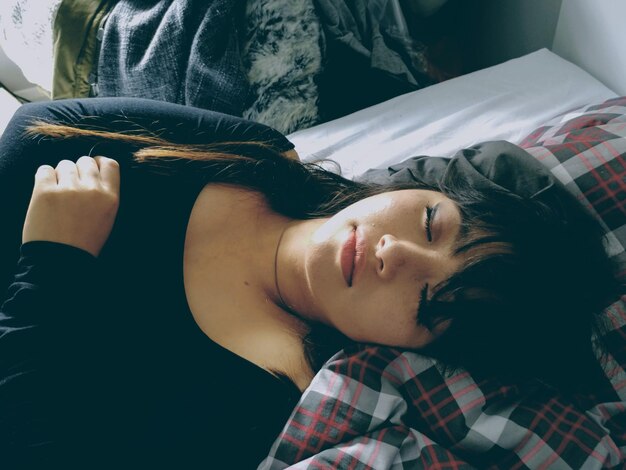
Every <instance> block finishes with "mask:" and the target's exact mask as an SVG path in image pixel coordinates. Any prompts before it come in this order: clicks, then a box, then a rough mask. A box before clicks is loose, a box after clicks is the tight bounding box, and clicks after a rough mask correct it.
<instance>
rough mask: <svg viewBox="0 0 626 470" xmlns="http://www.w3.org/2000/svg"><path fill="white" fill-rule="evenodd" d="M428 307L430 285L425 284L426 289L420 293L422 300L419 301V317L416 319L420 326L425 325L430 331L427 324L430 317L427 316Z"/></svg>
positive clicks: (423, 288)
mask: <svg viewBox="0 0 626 470" xmlns="http://www.w3.org/2000/svg"><path fill="white" fill-rule="evenodd" d="M427 306H428V284H424V287H422V290H421V291H420V300H419V305H418V306H417V317H416V321H417V324H418V325H420V324H421V325H423V326H425V327H426V328H428V329H430V327H429V325H427V324H426V323H428V322H429V321H428V319H427V317H428V315H427V313H426V312H427V310H426V307H427Z"/></svg>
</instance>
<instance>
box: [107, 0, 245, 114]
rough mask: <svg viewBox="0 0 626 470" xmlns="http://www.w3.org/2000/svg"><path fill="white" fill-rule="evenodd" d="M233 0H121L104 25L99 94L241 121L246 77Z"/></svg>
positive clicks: (239, 11) (236, 6)
mask: <svg viewBox="0 0 626 470" xmlns="http://www.w3.org/2000/svg"><path fill="white" fill-rule="evenodd" d="M243 6H244V4H243V3H242V2H238V1H236V0H211V1H206V0H166V1H160V2H133V1H131V0H122V1H120V2H118V3H117V5H116V6H115V7H114V8H113V10H112V11H111V13H110V15H109V17H108V19H107V21H106V25H105V26H104V31H103V36H102V44H101V53H100V56H99V59H98V82H97V83H98V96H128V97H135V98H149V99H155V100H160V101H167V102H170V103H178V104H184V105H189V106H194V107H197V108H203V109H209V110H213V111H219V112H223V113H227V114H231V115H236V116H241V114H242V112H243V109H244V105H245V102H246V98H247V96H248V88H249V85H248V79H247V77H246V73H245V71H244V69H243V65H242V63H241V55H240V47H239V31H240V29H241V27H242V23H243V14H244V11H243V9H242V7H243Z"/></svg>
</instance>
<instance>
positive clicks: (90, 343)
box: [0, 99, 299, 469]
mask: <svg viewBox="0 0 626 470" xmlns="http://www.w3.org/2000/svg"><path fill="white" fill-rule="evenodd" d="M84 115H89V116H97V117H98V119H100V121H99V122H101V123H105V124H106V125H107V126H109V127H114V130H118V129H117V128H115V126H126V125H127V123H128V122H133V123H135V124H136V123H137V122H139V121H141V122H142V123H144V124H145V123H150V122H152V123H153V124H152V125H156V126H157V127H158V128H159V129H164V128H165V129H174V130H173V131H171V132H172V135H166V136H165V137H169V138H172V139H174V140H175V139H176V138H177V137H178V138H185V139H193V138H197V137H193V136H196V134H201V135H202V136H203V137H202V139H204V140H207V139H209V140H220V139H221V140H236V139H240V140H243V139H244V138H259V135H262V136H263V137H264V140H268V139H269V138H271V139H275V142H276V143H277V144H278V145H280V146H282V147H283V148H284V150H288V149H290V148H292V147H293V146H292V145H291V144H290V143H289V142H288V141H287V140H286V139H284V137H282V136H281V135H280V134H278V133H276V132H275V131H272V130H268V129H267V128H265V127H264V126H259V125H257V124H253V123H248V122H246V121H243V120H239V119H236V118H231V117H227V116H223V115H219V114H216V113H208V112H206V111H201V110H196V109H193V108H184V107H182V106H175V105H168V104H165V103H157V102H149V101H146V100H129V99H92V100H68V101H61V102H54V103H49V104H45V105H28V106H25V107H23V108H22V109H21V110H20V111H19V112H18V114H17V115H16V117H15V118H14V119H13V121H12V123H11V124H10V126H9V127H8V128H7V132H6V133H5V135H4V136H3V138H2V140H0V187H1V189H0V191H1V192H0V195H1V196H2V197H3V198H4V199H2V200H3V208H2V209H1V211H2V212H0V220H3V221H4V222H5V224H4V226H3V229H2V230H3V234H2V239H1V240H0V242H1V243H0V245H1V248H0V251H1V259H2V261H3V265H2V269H3V271H2V274H3V275H5V276H6V279H8V283H7V285H8V287H7V290H6V292H7V294H6V296H5V300H4V303H3V304H2V307H1V310H0V448H1V449H2V450H1V451H0V465H1V466H2V467H3V468H85V469H87V468H105V467H106V468H255V467H256V465H257V464H258V463H259V462H260V460H262V458H263V457H264V456H265V455H266V453H267V452H268V450H269V446H270V445H271V443H272V441H273V439H274V438H275V437H276V435H277V434H278V432H279V431H280V429H281V427H282V425H283V423H284V422H285V421H286V419H287V417H288V416H289V413H290V412H291V409H292V408H293V406H294V405H295V403H296V401H297V399H298V397H299V391H298V390H297V388H296V387H295V386H294V385H293V384H291V383H288V382H285V381H282V380H280V379H278V378H276V377H275V376H273V375H271V374H269V373H268V372H266V371H265V370H263V369H261V368H259V367H258V366H256V365H254V364H253V363H251V362H248V361H247V360H245V359H243V358H241V357H239V356H237V355H235V354H233V353H232V352H230V351H228V350H226V349H224V348H222V347H221V346H219V345H218V344H216V343H214V342H213V341H211V339H210V338H209V337H207V336H206V335H205V334H204V333H203V332H202V331H201V330H200V328H199V327H198V326H197V324H196V323H195V321H194V319H193V317H192V315H191V312H190V310H189V307H188V305H187V301H186V296H185V292H184V284H183V274H182V273H183V249H184V240H185V232H186V226H187V222H188V220H189V215H190V213H191V209H192V207H193V204H194V202H195V199H196V197H197V195H198V193H199V191H200V190H201V189H202V186H203V185H201V184H190V182H189V181H188V180H179V179H177V178H173V177H171V176H159V175H157V174H154V173H151V172H147V171H144V170H143V169H142V168H140V167H137V166H136V165H133V164H132V163H131V159H130V152H131V150H132V149H131V148H129V146H128V145H126V144H115V145H113V146H111V147H106V146H104V147H100V148H98V149H97V152H95V153H94V154H103V155H107V156H109V157H112V158H116V159H117V160H118V162H119V163H120V172H121V191H120V208H119V211H118V215H117V218H116V221H115V225H114V227H113V230H112V232H111V235H110V237H109V239H108V241H107V243H106V244H105V246H104V248H103V250H102V252H101V254H100V256H99V257H98V258H95V257H93V256H92V255H90V254H89V253H87V252H85V251H83V250H80V249H78V248H74V247H71V246H68V245H63V244H59V243H52V242H43V241H37V242H30V243H26V244H24V245H22V246H21V247H19V244H18V239H19V237H20V236H21V229H22V226H23V219H24V216H25V208H26V207H27V205H28V201H29V197H30V192H31V191H32V178H33V176H34V170H35V169H36V168H37V166H39V165H41V164H43V163H47V164H55V162H58V161H60V160H61V159H63V158H70V159H74V160H75V159H77V158H78V157H80V156H81V155H84V154H89V152H90V151H93V146H94V143H93V141H90V142H86V141H84V139H72V140H70V141H58V140H46V139H44V140H42V139H24V138H23V135H22V131H23V129H24V126H25V125H27V124H28V123H29V122H30V120H31V119H32V118H44V119H47V120H53V121H60V122H68V121H69V122H76V121H77V120H78V119H79V118H80V116H84ZM121 115H123V116H124V122H125V123H126V124H125V123H121V124H120V123H115V124H112V122H113V119H112V117H117V118H119V117H120V116H121ZM146 125H150V124H146ZM195 131H198V132H195ZM268 133H269V134H268ZM181 134H183V135H182V137H181ZM268 136H269V137H268ZM27 180H30V181H31V182H30V185H28V184H27V185H26V188H23V187H22V185H21V184H20V182H25V181H27ZM6 198H10V199H6ZM10 200H12V201H13V204H7V203H6V201H10ZM18 256H19V260H18V259H17V258H18ZM12 260H13V262H11V261H12ZM5 261H6V263H5ZM16 261H17V262H16ZM9 265H10V267H9ZM9 272H11V274H9ZM2 287H4V285H3V286H2ZM5 464H6V465H7V466H5Z"/></svg>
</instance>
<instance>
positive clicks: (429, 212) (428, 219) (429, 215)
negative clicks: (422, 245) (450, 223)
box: [424, 206, 433, 242]
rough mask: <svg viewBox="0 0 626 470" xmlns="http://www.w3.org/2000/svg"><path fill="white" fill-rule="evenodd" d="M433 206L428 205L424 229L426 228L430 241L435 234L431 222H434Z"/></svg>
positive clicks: (427, 237)
mask: <svg viewBox="0 0 626 470" xmlns="http://www.w3.org/2000/svg"><path fill="white" fill-rule="evenodd" d="M432 216H433V208H432V206H426V220H425V221H424V230H426V239H427V240H428V241H429V242H432V241H433V234H432V232H431V231H430V224H431V222H432Z"/></svg>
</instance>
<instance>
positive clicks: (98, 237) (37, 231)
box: [22, 157, 120, 256]
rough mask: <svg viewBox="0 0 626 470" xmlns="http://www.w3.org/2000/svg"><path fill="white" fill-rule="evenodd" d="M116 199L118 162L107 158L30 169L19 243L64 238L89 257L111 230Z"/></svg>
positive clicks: (115, 210)
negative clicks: (30, 184) (32, 183)
mask: <svg viewBox="0 0 626 470" xmlns="http://www.w3.org/2000/svg"><path fill="white" fill-rule="evenodd" d="M119 199H120V169H119V164H118V163H117V162H116V161H115V160H112V159H110V158H106V157H95V158H91V157H80V158H79V159H78V161H77V162H76V163H74V162H71V161H69V160H62V161H61V162H59V164H58V165H57V166H56V168H52V167H51V166H50V165H42V166H40V167H39V168H38V169H37V173H36V174H35V186H34V188H33V195H32V197H31V200H30V205H29V206H28V212H27V213H26V220H25V221H24V230H23V232H22V243H26V242H29V241H35V240H43V241H51V242H57V243H64V244H66V245H71V246H74V247H76V248H81V249H83V250H85V251H88V252H89V253H91V254H92V255H94V256H98V255H99V254H100V250H101V249H102V247H103V246H104V244H105V242H106V241H107V239H108V238H109V235H110V234H111V230H112V229H113V223H114V222H115V216H116V215H117V210H118V208H119Z"/></svg>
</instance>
